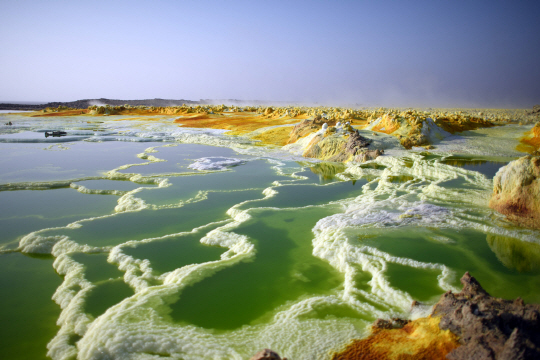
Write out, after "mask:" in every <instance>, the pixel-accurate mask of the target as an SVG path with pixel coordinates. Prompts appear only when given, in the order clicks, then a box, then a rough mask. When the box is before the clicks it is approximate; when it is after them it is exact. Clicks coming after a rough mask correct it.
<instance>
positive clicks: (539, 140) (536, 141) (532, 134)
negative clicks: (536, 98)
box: [517, 122, 540, 156]
mask: <svg viewBox="0 0 540 360" xmlns="http://www.w3.org/2000/svg"><path fill="white" fill-rule="evenodd" d="M517 150H520V151H526V152H528V153H530V154H531V155H535V156H538V155H540V122H537V123H536V124H535V125H534V126H533V128H532V129H531V130H529V131H527V132H526V133H525V136H523V138H521V140H520V145H518V147H517Z"/></svg>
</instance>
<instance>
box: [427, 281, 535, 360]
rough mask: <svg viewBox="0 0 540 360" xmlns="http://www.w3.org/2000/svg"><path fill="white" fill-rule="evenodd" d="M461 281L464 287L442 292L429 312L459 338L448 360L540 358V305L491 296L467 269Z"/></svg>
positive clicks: (519, 299)
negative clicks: (456, 290)
mask: <svg viewBox="0 0 540 360" xmlns="http://www.w3.org/2000/svg"><path fill="white" fill-rule="evenodd" d="M461 283H462V284H463V290H462V291H461V292H460V293H458V294H453V293H451V292H447V293H446V294H444V295H443V296H442V297H441V299H440V300H439V302H438V303H437V304H436V305H435V307H434V308H433V313H432V316H440V317H441V321H440V323H439V326H440V328H441V329H443V330H450V331H452V332H453V333H454V334H456V335H457V336H458V337H459V343H460V344H461V346H460V347H458V348H456V349H455V350H453V351H451V352H450V353H449V354H448V355H447V359H449V360H464V359H475V360H483V359H486V360H488V359H490V360H491V359H493V360H495V359H497V360H498V359H540V305H537V304H527V305H525V304H524V302H523V300H522V299H521V298H517V299H516V300H514V301H512V300H504V299H499V298H494V297H492V296H490V295H489V294H488V293H487V292H486V291H485V290H484V289H483V288H482V286H481V285H480V284H479V283H478V281H476V279H475V278H474V277H472V276H471V275H470V274H469V273H468V272H467V273H465V275H464V276H463V277H462V278H461Z"/></svg>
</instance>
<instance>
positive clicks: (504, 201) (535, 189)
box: [489, 155, 540, 229]
mask: <svg viewBox="0 0 540 360" xmlns="http://www.w3.org/2000/svg"><path fill="white" fill-rule="evenodd" d="M489 207H490V208H492V209H494V210H496V211H498V212H500V213H501V214H503V215H506V217H507V218H508V219H509V220H510V221H512V222H515V223H516V224H518V225H521V226H525V227H530V228H535V229H540V156H530V155H528V156H524V157H522V158H519V159H518V160H514V161H511V162H510V163H509V164H508V165H506V166H503V167H502V168H500V169H499V171H498V172H497V174H496V175H495V178H494V179H493V195H492V197H491V200H490V201H489Z"/></svg>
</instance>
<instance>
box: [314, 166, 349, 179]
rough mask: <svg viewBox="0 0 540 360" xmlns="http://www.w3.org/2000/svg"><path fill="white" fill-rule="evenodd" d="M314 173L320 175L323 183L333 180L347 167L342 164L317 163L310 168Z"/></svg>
mask: <svg viewBox="0 0 540 360" xmlns="http://www.w3.org/2000/svg"><path fill="white" fill-rule="evenodd" d="M309 169H310V170H311V171H312V172H313V173H315V174H317V175H319V180H320V182H321V183H324V182H328V181H330V180H333V179H334V178H335V177H336V175H337V174H339V173H341V172H343V171H344V170H345V165H343V164H340V163H316V164H313V165H311V166H310V168H309Z"/></svg>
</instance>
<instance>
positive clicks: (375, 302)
mask: <svg viewBox="0 0 540 360" xmlns="http://www.w3.org/2000/svg"><path fill="white" fill-rule="evenodd" d="M10 116H11V118H12V121H14V122H16V124H15V126H17V122H18V123H19V125H20V126H21V129H22V130H24V131H22V130H21V134H23V135H21V136H22V138H23V139H24V138H27V136H28V135H27V134H24V132H28V131H31V132H32V131H33V132H37V131H38V130H39V129H44V128H53V127H56V128H62V129H68V130H69V129H70V128H71V129H75V128H78V129H79V130H80V129H83V130H84V129H88V128H91V129H92V131H94V132H101V133H112V134H114V136H116V137H118V139H117V140H115V141H112V140H104V137H103V136H105V135H103V136H101V140H100V141H97V140H96V139H90V140H88V141H74V142H67V143H59V144H44V143H28V142H10V143H0V150H1V152H2V155H3V156H2V157H1V160H0V161H1V164H2V166H3V170H4V171H3V172H2V174H0V204H2V206H0V224H1V226H2V235H1V237H0V247H1V249H2V252H1V253H0V268H1V270H2V271H0V274H1V275H0V284H1V285H2V292H1V293H0V309H1V310H0V311H1V312H2V317H1V318H2V320H3V321H2V326H1V327H0V328H1V330H0V331H1V336H0V353H2V355H4V356H5V357H6V358H9V359H28V358H32V359H47V358H52V359H71V358H78V359H96V358H104V357H107V356H108V357H109V358H122V359H146V358H148V359H150V358H160V357H167V358H176V359H246V358H249V357H250V356H251V355H253V354H254V353H255V352H257V351H258V350H260V349H262V348H265V347H270V348H272V349H274V350H276V351H278V352H279V353H280V354H281V355H283V356H287V357H289V358H291V359H327V358H329V357H330V353H331V352H332V351H334V350H336V349H339V348H341V347H342V346H343V345H344V344H346V343H348V342H349V341H350V339H352V338H355V337H361V336H363V335H365V334H366V331H368V329H369V324H371V323H372V322H373V321H374V320H375V319H376V318H379V317H383V318H388V317H393V316H403V317H411V316H415V314H411V313H410V312H409V311H410V304H411V302H412V301H413V300H418V301H422V302H424V303H426V304H428V305H431V304H434V303H435V302H436V301H437V299H438V298H439V297H440V295H441V294H443V293H444V292H446V291H448V290H452V291H459V289H460V283H459V278H460V277H461V276H462V275H463V273H464V272H465V271H470V272H471V273H472V275H473V276H475V277H477V278H478V279H479V281H480V282H481V283H482V285H483V286H484V287H485V288H486V290H487V291H488V292H490V293H491V294H493V295H495V296H499V297H504V298H515V297H517V296H521V297H522V298H523V299H524V300H525V301H526V302H540V291H539V290H538V289H540V266H539V265H538V264H540V236H539V233H538V232H537V231H531V230H527V229H523V228H519V227H516V226H514V225H512V224H510V223H508V222H507V221H506V220H505V219H504V218H503V217H502V216H500V215H498V214H496V213H494V212H493V211H491V210H490V209H489V208H488V207H487V201H488V200H489V197H490V194H491V190H492V187H493V182H492V178H493V176H494V175H495V173H496V171H497V170H498V168H499V167H500V166H503V165H505V164H506V163H507V162H508V161H510V160H512V159H513V157H511V156H508V157H507V158H504V157H500V156H499V157H497V158H494V157H493V156H492V155H490V154H486V155H485V156H484V155H481V154H480V155H479V154H477V153H475V154H474V155H470V154H456V153H452V154H446V153H442V152H441V153H429V154H428V153H414V152H404V151H401V152H398V151H397V152H395V153H392V151H389V152H388V153H390V154H391V155H386V156H382V157H379V158H378V159H377V160H375V161H373V162H370V163H366V164H362V165H351V164H349V165H343V164H332V163H314V162H306V159H301V158H298V157H294V156H292V155H291V154H289V153H286V152H283V151H282V152H279V151H275V150H274V151H270V150H268V151H263V152H261V151H260V149H261V148H260V147H255V146H253V147H252V146H250V145H249V144H247V141H246V140H245V139H242V138H234V137H226V136H224V135H222V134H221V133H220V132H204V131H203V132H197V131H195V130H189V129H188V130H178V129H179V128H178V127H176V126H175V125H174V124H172V121H171V119H169V118H167V117H159V118H156V120H155V121H152V122H151V124H145V123H142V122H138V121H135V122H130V121H114V120H125V119H123V118H121V117H119V118H113V119H105V118H97V117H88V119H90V120H88V122H84V121H82V120H81V119H77V118H73V119H67V120H62V119H60V120H59V119H54V118H52V119H51V118H48V119H45V120H41V119H37V120H36V119H31V118H26V117H24V116H23V115H18V116H14V115H10ZM95 119H100V120H103V119H105V121H96V120H95ZM6 121H7V120H6ZM3 122H5V121H3ZM3 122H2V123H3ZM85 124H86V125H85ZM0 130H1V129H0ZM6 131H7V130H6ZM10 131H12V129H10ZM17 134H18V133H17V132H15V133H11V134H9V135H10V139H13V138H15V139H16V138H17ZM496 134H503V133H502V132H500V131H499V132H497V133H496ZM497 136H498V135H497ZM501 136H502V135H501ZM122 137H123V138H122ZM137 139H140V140H141V141H136V140H137ZM98 140H99V139H98ZM463 141H465V140H463ZM474 141H475V144H477V142H478V139H476V138H475V139H474ZM475 146H476V145H475ZM476 148H477V147H476ZM205 159H206V160H205ZM201 164H202V165H201ZM203 165H204V166H203Z"/></svg>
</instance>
